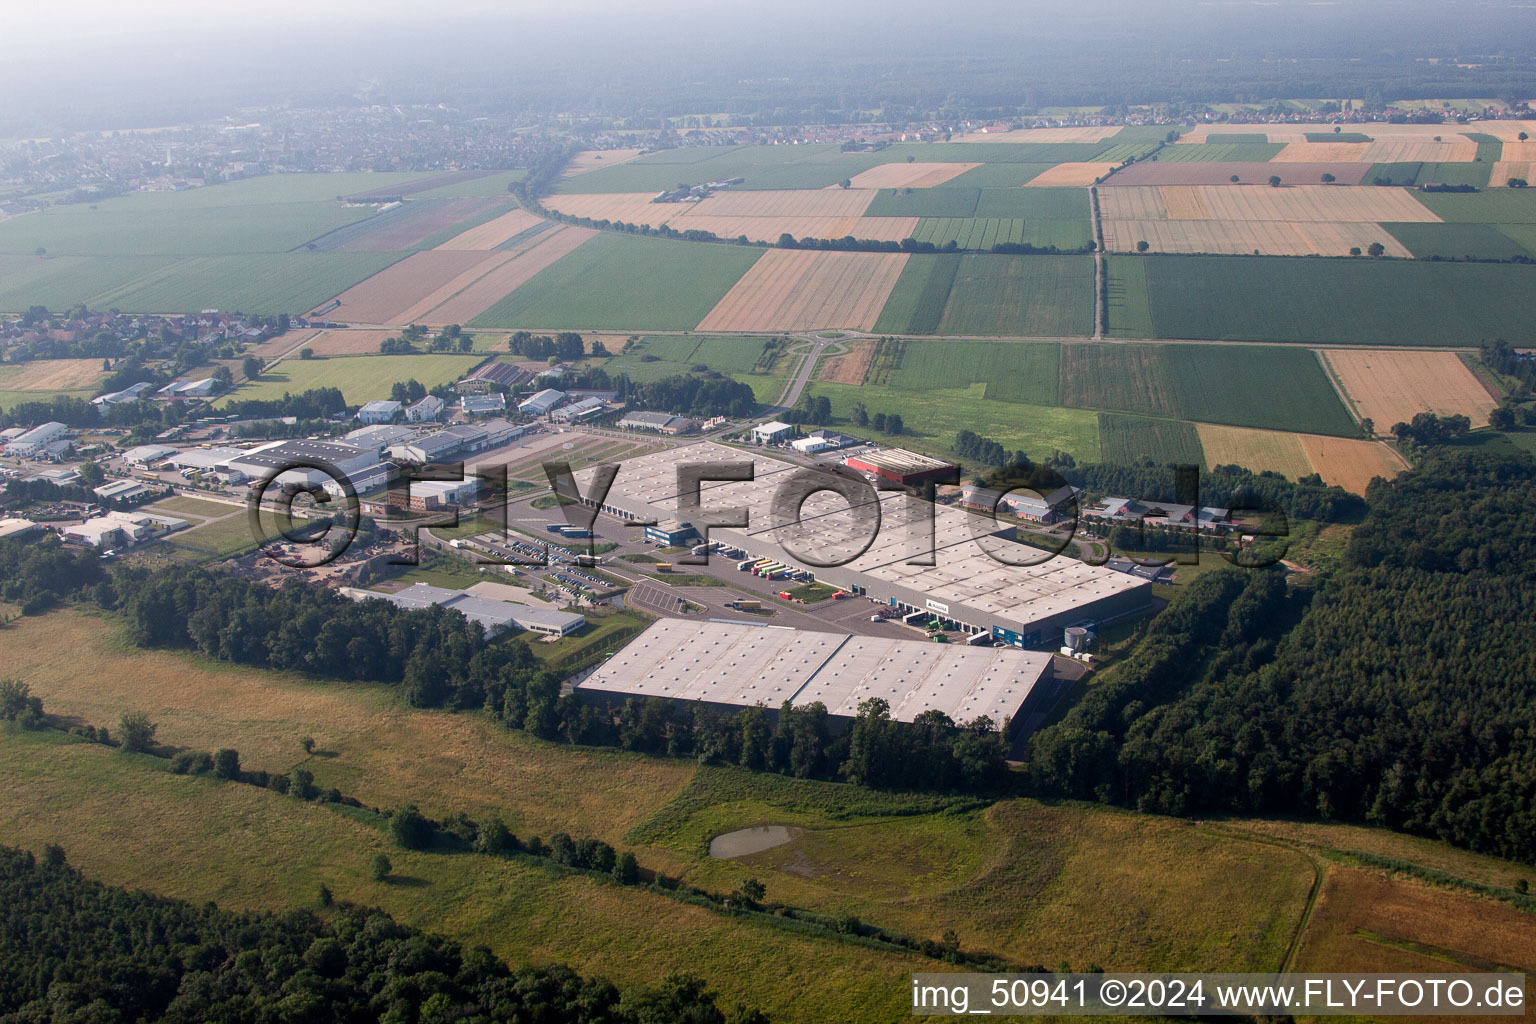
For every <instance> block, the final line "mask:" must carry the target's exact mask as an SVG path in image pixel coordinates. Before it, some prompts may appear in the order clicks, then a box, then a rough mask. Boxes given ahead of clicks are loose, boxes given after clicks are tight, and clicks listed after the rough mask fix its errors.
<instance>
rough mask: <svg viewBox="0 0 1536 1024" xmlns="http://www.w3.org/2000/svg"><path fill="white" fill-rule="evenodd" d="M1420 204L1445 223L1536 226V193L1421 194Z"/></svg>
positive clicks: (1516, 190) (1524, 190) (1523, 191)
mask: <svg viewBox="0 0 1536 1024" xmlns="http://www.w3.org/2000/svg"><path fill="white" fill-rule="evenodd" d="M1417 195H1418V196H1419V201H1420V202H1421V203H1423V204H1424V205H1425V206H1427V207H1428V208H1429V209H1430V210H1432V211H1433V212H1434V214H1435V216H1436V217H1438V218H1440V219H1441V220H1443V221H1447V222H1450V223H1457V224H1536V190H1533V189H1524V188H1509V189H1490V190H1489V191H1487V192H1420V193H1417Z"/></svg>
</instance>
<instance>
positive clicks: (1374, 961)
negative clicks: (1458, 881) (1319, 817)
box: [1294, 865, 1536, 1020]
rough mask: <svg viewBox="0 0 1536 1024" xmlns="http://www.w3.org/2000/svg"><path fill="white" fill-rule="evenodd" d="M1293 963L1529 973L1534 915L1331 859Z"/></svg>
mask: <svg viewBox="0 0 1536 1024" xmlns="http://www.w3.org/2000/svg"><path fill="white" fill-rule="evenodd" d="M1294 969H1295V970H1298V971H1324V970H1326V971H1347V972H1353V971H1363V972H1378V971H1380V972H1423V971H1430V972H1442V971H1447V970H1450V971H1494V970H1500V969H1507V970H1512V971H1524V972H1530V971H1532V970H1536V917H1533V916H1531V915H1530V914H1523V913H1521V912H1520V911H1519V910H1516V909H1515V908H1514V907H1510V906H1506V905H1504V904H1502V903H1498V902H1495V901H1493V900H1487V899H1477V898H1475V897H1473V896H1471V895H1470V894H1468V895H1463V894H1461V893H1458V892H1456V891H1454V890H1451V889H1446V888H1439V887H1432V886H1429V885H1425V884H1421V883H1419V882H1415V881H1412V880H1410V879H1407V878H1403V877H1401V876H1398V877H1392V878H1388V877H1386V876H1384V875H1381V874H1378V873H1376V872H1372V871H1365V870H1361V869H1359V868H1351V867H1343V866H1340V865H1332V866H1330V867H1329V869H1328V877H1327V878H1326V880H1325V881H1324V882H1323V887H1322V891H1321V893H1320V894H1319V896H1318V900H1317V906H1316V908H1315V909H1314V910H1313V913H1312V917H1311V919H1310V920H1309V921H1308V922H1307V929H1306V931H1305V932H1304V933H1303V935H1302V945H1301V949H1300V952H1299V954H1298V957H1297V961H1296V965H1295V968H1294ZM1423 1019H1424V1020H1430V1019H1431V1018H1428V1017H1426V1018H1423Z"/></svg>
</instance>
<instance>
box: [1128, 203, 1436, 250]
mask: <svg viewBox="0 0 1536 1024" xmlns="http://www.w3.org/2000/svg"><path fill="white" fill-rule="evenodd" d="M1116 191H1117V192H1128V191H1130V190H1129V189H1117V190H1116ZM1138 242H1146V243H1147V246H1148V248H1149V249H1150V250H1151V251H1152V252H1181V253H1213V254H1225V255H1249V254H1252V253H1258V254H1259V255H1261V256H1346V255H1348V254H1349V251H1350V250H1351V249H1366V248H1368V247H1369V246H1370V244H1371V243H1372V242H1380V243H1381V244H1382V245H1383V246H1384V247H1385V249H1386V254H1387V255H1388V256H1398V257H1402V258H1404V259H1407V258H1409V257H1410V256H1411V255H1412V254H1411V253H1410V252H1409V251H1408V249H1407V248H1406V247H1405V246H1404V245H1403V244H1402V243H1401V242H1399V241H1398V240H1397V239H1396V238H1394V237H1392V234H1391V233H1390V232H1388V231H1387V230H1386V229H1385V228H1383V227H1381V226H1380V225H1379V224H1372V223H1354V222H1351V223H1340V224H1320V223H1317V222H1315V221H1276V220H1253V221H1239V220H1108V219H1106V220H1105V221H1104V246H1105V249H1106V250H1107V251H1110V252H1134V251H1135V249H1136V243H1138Z"/></svg>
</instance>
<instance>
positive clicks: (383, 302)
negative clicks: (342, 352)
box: [327, 251, 486, 324]
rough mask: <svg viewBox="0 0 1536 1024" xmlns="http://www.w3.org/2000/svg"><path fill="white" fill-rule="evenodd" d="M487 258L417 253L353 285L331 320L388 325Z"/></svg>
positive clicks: (476, 254) (342, 296) (341, 297)
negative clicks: (423, 298)
mask: <svg viewBox="0 0 1536 1024" xmlns="http://www.w3.org/2000/svg"><path fill="white" fill-rule="evenodd" d="M485 258H486V255H485V253H483V252H437V251H429V252H418V253H413V254H411V255H410V256H407V257H406V258H405V259H403V260H400V261H399V262H398V263H394V264H391V265H390V266H388V267H385V268H384V269H383V270H381V271H379V272H378V273H377V274H374V275H373V276H372V277H370V278H368V279H367V280H365V281H362V282H361V283H359V284H356V285H353V286H352V287H351V288H348V289H347V290H346V291H344V292H342V293H341V294H340V295H339V296H337V298H338V299H339V300H340V301H341V305H340V306H339V307H337V308H336V309H334V310H332V311H330V312H329V313H328V314H327V315H328V316H329V317H330V318H331V319H333V320H347V321H351V322H354V323H364V324H387V323H393V322H394V321H395V319H396V318H397V317H398V316H399V315H400V314H401V313H402V312H403V311H405V310H407V309H410V308H411V307H412V306H414V305H415V304H416V303H417V302H418V301H420V300H421V298H422V297H423V296H425V295H430V294H431V293H432V292H433V291H435V290H437V289H438V288H441V287H442V286H443V285H444V284H446V283H447V282H449V281H451V280H453V279H454V278H455V277H457V276H458V275H459V274H462V273H464V271H466V270H468V269H469V268H470V267H473V266H474V265H475V264H477V263H479V262H481V261H482V260H484V259H485Z"/></svg>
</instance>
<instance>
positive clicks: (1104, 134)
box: [954, 124, 1120, 142]
mask: <svg viewBox="0 0 1536 1024" xmlns="http://www.w3.org/2000/svg"><path fill="white" fill-rule="evenodd" d="M1119 131H1120V126H1119V125H1113V124H1108V125H1086V126H1081V127H1068V128H1020V129H1019V130H1018V131H1012V132H971V133H970V134H969V135H960V136H956V138H955V139H954V141H955V142H1103V141H1104V140H1105V139H1107V138H1109V137H1110V136H1111V135H1115V134H1116V133H1118V132H1119Z"/></svg>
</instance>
